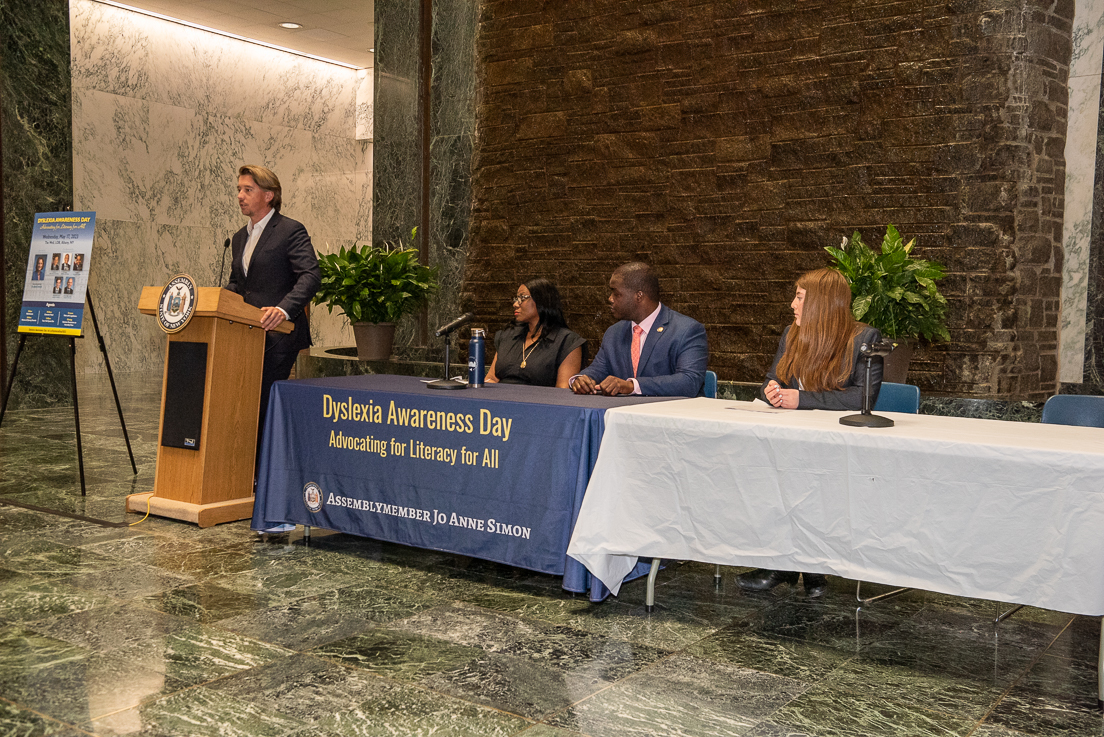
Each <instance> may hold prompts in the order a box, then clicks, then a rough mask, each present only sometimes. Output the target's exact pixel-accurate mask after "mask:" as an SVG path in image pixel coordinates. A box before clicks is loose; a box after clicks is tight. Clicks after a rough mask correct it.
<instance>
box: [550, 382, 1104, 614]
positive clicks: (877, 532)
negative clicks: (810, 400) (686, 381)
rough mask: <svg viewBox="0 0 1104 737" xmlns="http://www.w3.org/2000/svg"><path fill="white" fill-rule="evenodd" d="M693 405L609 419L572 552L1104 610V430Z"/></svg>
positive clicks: (620, 568) (607, 577) (626, 563)
mask: <svg viewBox="0 0 1104 737" xmlns="http://www.w3.org/2000/svg"><path fill="white" fill-rule="evenodd" d="M751 407H753V405H752V404H750V403H745V402H729V401H721V400H711V399H703V398H699V399H687V400H682V401H672V402H664V403H661V404H651V405H646V406H641V407H626V408H623V409H615V410H610V411H608V412H607V413H606V431H605V435H604V436H603V439H602V446H601V450H600V452H599V455H598V461H597V464H596V466H595V469H594V473H593V475H592V476H591V480H590V485H589V486H588V487H587V493H586V496H585V497H584V499H583V505H582V509H581V510H580V513H579V519H578V522H577V523H576V526H575V530H574V533H573V535H572V538H571V542H570V544H569V546H568V554H569V555H571V556H572V557H573V558H575V559H577V560H579V561H581V562H582V563H583V564H584V565H585V566H586V567H587V568H588V569H590V571H591V572H592V573H593V574H594V575H596V576H597V577H598V578H600V579H601V580H602V581H603V582H605V584H606V585H607V586H609V588H610V589H611V590H612V591H613V592H614V593H616V592H617V591H618V587H619V586H620V582H621V579H622V577H623V576H624V574H625V573H626V572H627V571H628V570H629V569H631V568H632V566H633V564H634V563H635V561H636V558H637V557H638V556H639V557H643V558H653V557H659V558H674V559H679V560H697V561H702V562H707V563H721V564H725V565H745V566H761V567H764V568H776V569H782V570H791V571H809V572H819V573H829V574H836V575H839V576H846V577H848V578H855V579H860V580H863V581H872V582H878V583H886V584H893V585H900V586H910V587H914V588H920V589H926V590H930V591H939V592H943V593H948V594H955V595H959V596H969V597H977V598H983V599H994V600H998V601H1007V602H1015V603H1023V604H1031V605H1033V606H1039V607H1044V608H1047V609H1055V610H1059V611H1064V612H1072V613H1076V614H1086V615H1097V614H1104V429H1097V428H1082V427H1067V426H1063V425H1041V424H1036V423H1017V422H999V421H994V420H977V419H965V418H956V417H933V416H924V415H905V414H895V413H884V414H885V415H886V416H887V417H891V418H892V419H893V420H894V421H895V422H896V426H895V427H892V428H883V429H867V428H852V427H846V426H844V425H840V424H839V418H840V417H841V416H843V415H845V414H848V413H842V412H819V411H791V412H780V413H765V412H755V411H751Z"/></svg>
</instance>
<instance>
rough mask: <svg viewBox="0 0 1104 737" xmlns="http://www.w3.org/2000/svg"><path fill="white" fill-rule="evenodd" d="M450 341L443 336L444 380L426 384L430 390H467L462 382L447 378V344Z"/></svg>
mask: <svg viewBox="0 0 1104 737" xmlns="http://www.w3.org/2000/svg"><path fill="white" fill-rule="evenodd" d="M450 343H452V340H450V339H449V336H448V335H446V336H445V378H443V379H435V380H434V381H431V382H429V383H428V384H426V386H427V387H429V388H430V389H467V388H468V385H467V384H465V383H464V382H462V381H456V380H454V379H450V378H449V344H450Z"/></svg>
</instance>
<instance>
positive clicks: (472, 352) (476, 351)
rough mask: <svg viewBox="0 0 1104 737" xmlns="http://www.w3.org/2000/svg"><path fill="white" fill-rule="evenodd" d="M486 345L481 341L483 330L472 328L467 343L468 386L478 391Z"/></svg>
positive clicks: (481, 384) (483, 371)
mask: <svg viewBox="0 0 1104 737" xmlns="http://www.w3.org/2000/svg"><path fill="white" fill-rule="evenodd" d="M485 358H486V344H485V341H484V340H483V328H472V332H471V340H469V341H468V386H469V387H471V388H472V389H478V388H479V387H481V386H483V375H484V373H485V369H484V365H485V363H486V362H485V361H484V359H485Z"/></svg>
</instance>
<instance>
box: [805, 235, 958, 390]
mask: <svg viewBox="0 0 1104 737" xmlns="http://www.w3.org/2000/svg"><path fill="white" fill-rule="evenodd" d="M915 243H916V239H915V238H913V239H912V240H911V241H909V242H908V243H904V239H902V238H901V234H900V233H898V232H897V228H895V227H894V226H893V225H892V224H891V225H889V227H887V228H886V234H885V237H884V238H883V239H882V248H881V253H875V252H874V250H873V249H872V248H870V247H869V246H867V245H866V244H865V243H863V240H862V236H861V235H859V232H858V231H857V230H856V231H855V232H854V234H853V235H852V236H851V238H850V239H848V238H844V239H843V243H842V244H841V248H833V247H831V246H828V247H827V248H825V249H824V250H826V251H828V253H830V254H831V255H832V259H833V261H834V263H832V264H831V268H833V269H835V270H836V271H839V272H840V273H841V274H843V275H844V276H845V277H847V281H848V283H850V284H851V295H852V301H851V311H852V313H853V314H854V315H855V319H856V320H861V321H862V322H865V323H867V324H868V325H870V326H871V327H875V328H877V329H878V330H879V331H881V333H882V336H883V337H885V338H888V339H890V340H893V341H895V342H896V343H897V344H898V346H897V348H896V349H894V351H893V353H892V354H890V355H889V356H887V357H886V361H885V373H884V379H885V381H893V382H897V383H904V381H905V378H906V377H907V376H908V364H909V361H910V360H911V359H912V342H913V341H915V340H917V339H919V338H924V339H926V340H950V337H951V336H950V334H949V333H948V332H947V325H946V320H947V300H946V299H945V298H944V297H943V295H942V294H940V293H939V289H938V288H937V287H936V285H935V282H936V281H937V280H939V279H942V278H943V276H944V274H945V272H944V269H943V265H942V264H940V263H938V262H936V261H926V260H924V259H919V258H914V257H913V256H912V255H911V254H912V247H913V245H914V244H915Z"/></svg>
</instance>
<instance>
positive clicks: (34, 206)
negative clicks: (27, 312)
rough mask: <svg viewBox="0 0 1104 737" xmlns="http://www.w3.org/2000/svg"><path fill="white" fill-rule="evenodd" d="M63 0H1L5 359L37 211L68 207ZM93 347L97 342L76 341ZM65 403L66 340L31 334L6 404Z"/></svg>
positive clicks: (14, 337)
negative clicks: (5, 302)
mask: <svg viewBox="0 0 1104 737" xmlns="http://www.w3.org/2000/svg"><path fill="white" fill-rule="evenodd" d="M69 85H70V82H69V4H68V2H67V0H4V2H0V104H2V105H3V115H2V117H3V130H2V131H0V135H2V136H3V142H4V145H3V154H4V181H3V183H2V185H3V187H2V196H3V198H4V243H3V249H4V250H3V254H4V256H3V257H4V263H3V268H4V272H5V275H6V279H5V289H6V295H5V296H6V300H7V314H6V327H7V333H6V334H5V335H3V336H0V339H3V340H5V341H6V342H7V349H8V361H9V363H10V362H11V361H12V360H13V359H14V356H15V348H16V345H17V343H18V340H19V338H18V334H17V333H16V326H17V325H18V315H19V305H20V303H21V301H22V295H23V278H24V276H25V274H26V265H27V253H28V249H29V248H30V243H31V228H32V224H33V220H34V214H35V213H36V212H52V211H56V210H64V209H69V208H71V207H72V203H73V167H72V150H73V138H72V125H71V121H72V107H71V104H70V96H69ZM78 343H79V344H80V349H79V350H84V351H94V350H95V342H94V341H90V340H83V341H78ZM69 401H70V390H69V357H68V341H67V340H65V339H63V338H57V337H47V336H34V337H31V338H29V339H28V341H27V346H26V349H25V350H24V351H23V354H22V356H21V357H20V359H19V369H18V374H17V376H16V383H15V386H14V387H13V390H12V397H11V402H12V404H11V405H10V406H11V408H13V409H14V408H19V407H37V406H47V405H51V404H58V403H62V404H64V403H68V402H69Z"/></svg>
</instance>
